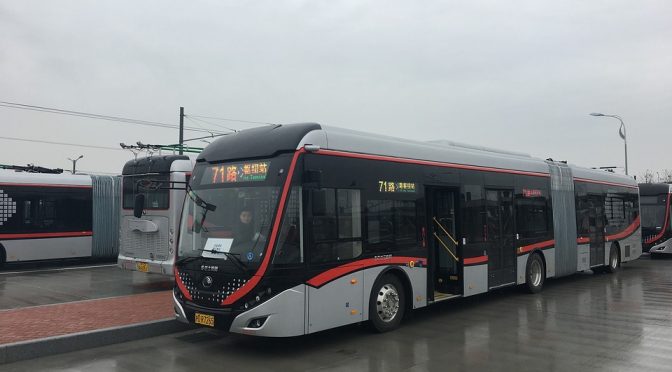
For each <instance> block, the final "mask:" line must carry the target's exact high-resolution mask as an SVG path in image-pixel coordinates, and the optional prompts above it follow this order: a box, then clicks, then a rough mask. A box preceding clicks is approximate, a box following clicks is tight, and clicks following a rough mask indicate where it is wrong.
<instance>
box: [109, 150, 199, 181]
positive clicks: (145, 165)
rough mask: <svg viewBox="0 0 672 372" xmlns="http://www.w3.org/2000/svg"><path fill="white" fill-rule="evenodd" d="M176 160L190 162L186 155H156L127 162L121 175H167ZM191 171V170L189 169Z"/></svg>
mask: <svg viewBox="0 0 672 372" xmlns="http://www.w3.org/2000/svg"><path fill="white" fill-rule="evenodd" d="M178 160H190V158H189V157H188V156H186V155H156V156H146V157H142V158H138V159H134V160H129V161H127V162H126V164H124V169H123V170H122V172H121V174H122V175H125V176H126V175H132V174H148V173H169V172H170V171H171V170H172V169H171V166H172V165H173V163H174V162H175V161H178ZM189 169H191V168H189Z"/></svg>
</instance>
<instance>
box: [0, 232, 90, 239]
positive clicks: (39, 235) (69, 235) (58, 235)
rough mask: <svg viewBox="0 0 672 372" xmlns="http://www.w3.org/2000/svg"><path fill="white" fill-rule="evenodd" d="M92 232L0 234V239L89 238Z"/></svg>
mask: <svg viewBox="0 0 672 372" xmlns="http://www.w3.org/2000/svg"><path fill="white" fill-rule="evenodd" d="M91 235H93V232H92V231H72V232H54V233H25V234H0V239H38V238H72V237H78V236H91Z"/></svg>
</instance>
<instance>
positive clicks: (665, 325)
mask: <svg viewBox="0 0 672 372" xmlns="http://www.w3.org/2000/svg"><path fill="white" fill-rule="evenodd" d="M546 284H547V285H546V288H545V290H544V291H543V292H542V293H540V294H536V295H530V294H525V293H522V292H521V291H519V290H516V289H513V288H510V289H505V290H501V291H497V292H495V293H490V294H486V295H481V296H477V297H472V298H467V299H461V300H457V301H453V302H444V303H441V304H439V305H436V306H432V307H429V308H427V309H423V310H420V311H417V312H414V314H413V317H412V318H411V319H408V320H406V321H405V322H404V323H403V324H402V328H400V329H399V330H397V331H394V332H390V333H386V334H375V333H373V332H371V331H369V330H368V328H367V327H366V326H363V325H355V326H349V327H344V328H339V329H335V330H330V331H327V332H322V333H318V334H315V335H310V336H305V337H298V338H292V339H260V338H252V337H244V336H236V335H228V334H218V333H211V332H209V331H206V330H201V329H199V330H195V331H190V332H186V333H181V334H174V335H168V336H162V337H156V338H152V339H144V340H139V341H133V342H128V343H123V344H117V345H112V346H107V347H103V348H97V349H90V350H83V351H78V352H74V353H69V354H63V355H58V356H52V357H45V358H39V359H34V360H30V361H24V362H19V363H14V364H8V365H4V366H2V370H3V371H26V370H30V371H41V370H50V371H65V370H67V371H88V370H95V371H139V370H155V371H173V370H175V371H182V370H210V371H215V370H234V371H236V370H242V371H277V370H282V371H284V372H290V371H316V370H319V371H347V372H353V371H426V370H435V371H439V370H440V371H446V370H450V371H517V372H518V371H573V372H575V371H579V370H591V371H670V370H672V290H671V288H672V260H650V259H648V258H643V259H640V260H639V261H635V262H633V263H630V264H628V265H626V266H624V267H623V269H622V270H621V271H620V272H619V273H617V274H614V275H609V274H599V275H593V274H591V273H584V274H577V275H574V276H571V277H568V278H562V279H558V280H550V281H548V282H547V283H546Z"/></svg>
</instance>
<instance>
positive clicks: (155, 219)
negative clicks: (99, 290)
mask: <svg viewBox="0 0 672 372" xmlns="http://www.w3.org/2000/svg"><path fill="white" fill-rule="evenodd" d="M193 167H194V160H192V159H190V158H189V157H188V156H186V155H157V156H148V157H142V158H138V159H135V160H130V161H128V162H127V163H126V164H125V165H124V168H123V171H122V196H121V204H122V206H121V222H120V233H119V234H120V245H119V257H118V259H117V264H118V266H119V267H121V268H122V269H127V270H138V271H142V272H152V273H159V274H166V275H172V272H173V261H174V260H175V250H176V248H177V239H176V235H177V229H178V228H179V226H178V224H179V219H180V214H181V213H182V203H183V202H184V196H185V193H186V185H187V183H188V182H189V178H190V177H191V171H192V168H193ZM137 203H140V205H138V207H137V208H136V204H137Z"/></svg>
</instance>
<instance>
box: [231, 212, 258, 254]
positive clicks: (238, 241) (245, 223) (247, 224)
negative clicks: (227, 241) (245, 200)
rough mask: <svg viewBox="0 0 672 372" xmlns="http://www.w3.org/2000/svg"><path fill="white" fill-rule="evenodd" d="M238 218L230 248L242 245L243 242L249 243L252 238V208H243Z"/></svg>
mask: <svg viewBox="0 0 672 372" xmlns="http://www.w3.org/2000/svg"><path fill="white" fill-rule="evenodd" d="M238 219H239V221H238V224H237V225H236V228H235V229H234V230H233V243H232V244H231V247H232V248H233V247H236V246H240V245H243V244H245V243H251V242H252V240H253V238H254V218H253V215H252V210H250V209H249V208H244V209H243V210H241V211H240V215H239V216H238Z"/></svg>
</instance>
